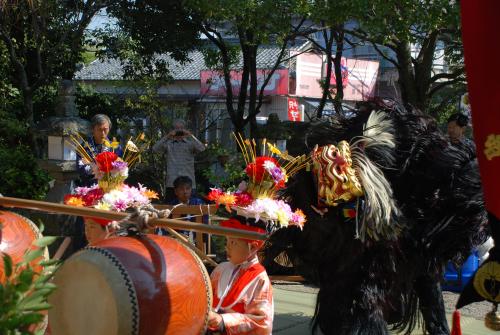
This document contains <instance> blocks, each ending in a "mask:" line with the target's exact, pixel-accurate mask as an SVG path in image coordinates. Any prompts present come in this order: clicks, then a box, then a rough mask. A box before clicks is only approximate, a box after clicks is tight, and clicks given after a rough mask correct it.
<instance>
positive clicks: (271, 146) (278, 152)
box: [267, 142, 282, 156]
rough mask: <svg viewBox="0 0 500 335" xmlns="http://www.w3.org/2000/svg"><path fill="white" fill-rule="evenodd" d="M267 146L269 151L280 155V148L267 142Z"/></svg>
mask: <svg viewBox="0 0 500 335" xmlns="http://www.w3.org/2000/svg"><path fill="white" fill-rule="evenodd" d="M267 147H268V148H269V151H271V152H272V153H273V154H275V155H278V156H281V155H282V153H281V151H280V149H278V148H276V146H274V145H273V144H272V143H269V142H267Z"/></svg>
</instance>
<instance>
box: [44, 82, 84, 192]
mask: <svg viewBox="0 0 500 335" xmlns="http://www.w3.org/2000/svg"><path fill="white" fill-rule="evenodd" d="M58 99H59V101H58V104H57V107H56V116H55V117H51V118H48V119H47V120H44V121H43V122H40V124H39V125H38V127H37V130H38V136H37V137H38V139H39V141H40V142H42V143H43V144H44V145H45V147H46V148H47V149H46V150H44V152H45V154H44V157H43V158H42V159H39V161H38V163H39V165H40V167H41V168H43V169H44V170H46V171H47V172H48V173H49V174H50V175H51V176H52V178H53V185H51V186H52V187H51V189H50V191H49V193H48V194H47V198H46V200H47V201H52V202H62V200H63V199H64V195H65V194H68V193H71V191H72V189H73V187H74V185H73V180H75V179H76V178H77V177H78V172H77V166H76V152H75V151H74V149H73V147H72V146H71V145H70V144H69V142H68V141H69V138H70V136H71V135H72V134H75V133H82V134H88V133H89V131H90V122H89V121H86V120H83V119H81V118H79V117H78V112H77V110H76V106H75V96H74V85H73V82H72V81H71V80H63V81H61V84H60V86H59V98H58Z"/></svg>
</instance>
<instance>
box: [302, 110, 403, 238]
mask: <svg viewBox="0 0 500 335" xmlns="http://www.w3.org/2000/svg"><path fill="white" fill-rule="evenodd" d="M393 128H394V127H393V124H392V122H391V120H390V119H389V118H388V116H387V115H386V114H385V113H384V112H382V111H373V112H371V114H370V116H369V117H368V120H367V121H366V123H365V124H364V125H363V133H362V135H361V136H357V137H354V138H353V139H352V140H351V141H350V142H347V141H345V140H342V141H340V142H338V143H337V144H336V145H335V144H328V145H324V146H316V147H315V148H314V150H313V151H312V153H311V158H312V162H313V174H314V176H315V178H316V182H317V187H318V207H320V208H321V207H336V206H338V205H340V204H345V203H349V202H351V203H352V202H357V204H356V205H355V206H354V207H353V210H350V211H349V210H347V211H346V214H345V216H346V217H351V218H355V221H356V225H357V224H358V219H359V221H360V222H359V223H360V224H361V227H360V228H359V229H358V227H356V233H357V237H358V238H360V239H361V240H365V239H367V238H369V239H374V240H379V239H380V238H386V239H394V238H396V236H397V235H398V233H399V231H400V227H399V226H398V225H397V224H394V223H393V222H392V221H393V217H394V215H395V214H396V213H397V212H398V208H397V206H396V204H395V202H394V197H393V195H392V188H391V186H390V183H389V181H388V180H387V179H386V177H385V175H384V173H383V172H382V170H381V168H380V163H379V162H374V161H372V160H371V159H370V158H369V157H368V156H367V155H366V152H367V151H371V152H375V151H376V152H377V153H378V154H379V155H380V156H382V157H383V158H384V161H386V162H388V163H389V164H391V163H392V162H393V161H394V155H393V149H394V148H395V146H396V144H395V139H394V130H393ZM360 199H362V202H363V204H360ZM360 207H362V208H360ZM360 212H362V215H361V216H360V217H358V215H359V214H360Z"/></svg>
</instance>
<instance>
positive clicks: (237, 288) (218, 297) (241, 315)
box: [211, 256, 274, 335]
mask: <svg viewBox="0 0 500 335" xmlns="http://www.w3.org/2000/svg"><path fill="white" fill-rule="evenodd" d="M211 281H212V290H213V296H214V301H213V308H214V309H215V311H216V312H217V313H220V314H221V316H222V319H223V321H224V334H228V335H233V334H240V335H245V334H248V335H249V334H252V335H268V334H271V333H272V327H273V315H274V305H273V292H272V287H271V282H270V281H269V277H268V276H267V273H266V270H265V269H264V267H263V266H262V265H261V264H260V263H259V261H258V259H257V256H254V257H253V258H251V259H250V260H249V261H247V262H244V263H242V264H239V265H234V264H232V263H230V262H225V263H221V264H219V265H218V266H217V267H216V268H215V270H214V271H213V272H212V275H211Z"/></svg>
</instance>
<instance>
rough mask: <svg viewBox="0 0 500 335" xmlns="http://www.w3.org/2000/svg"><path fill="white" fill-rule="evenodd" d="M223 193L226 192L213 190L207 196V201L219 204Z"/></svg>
mask: <svg viewBox="0 0 500 335" xmlns="http://www.w3.org/2000/svg"><path fill="white" fill-rule="evenodd" d="M223 193H224V192H222V190H219V189H218V188H212V189H211V190H210V192H209V193H208V195H207V200H210V201H215V202H217V200H218V199H219V197H220V196H221V195H222V194H223Z"/></svg>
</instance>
